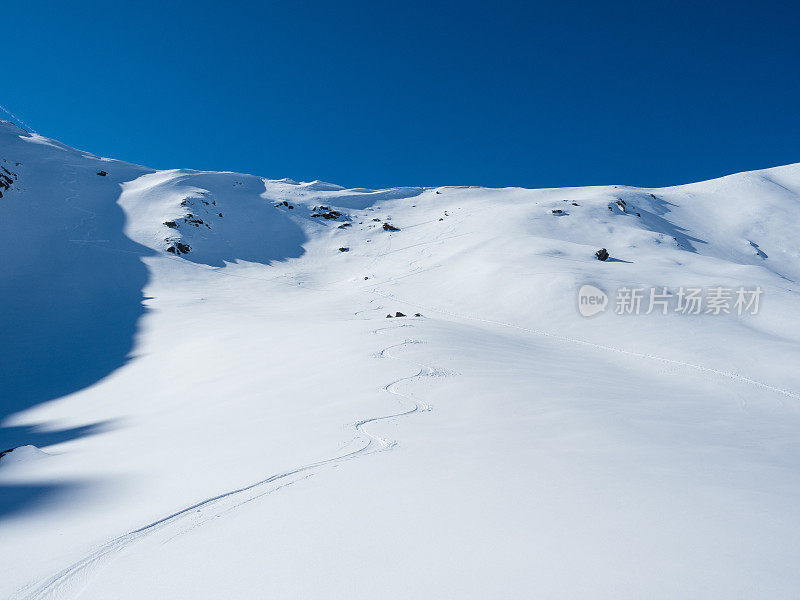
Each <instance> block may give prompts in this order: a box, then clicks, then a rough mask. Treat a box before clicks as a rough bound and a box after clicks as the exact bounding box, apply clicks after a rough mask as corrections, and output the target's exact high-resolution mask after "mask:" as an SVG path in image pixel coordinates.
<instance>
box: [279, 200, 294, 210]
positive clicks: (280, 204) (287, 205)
mask: <svg viewBox="0 0 800 600" xmlns="http://www.w3.org/2000/svg"><path fill="white" fill-rule="evenodd" d="M281 206H284V207H286V208H288V209H289V210H294V206H293V205H292V204H289V203H288V202H287V201H286V200H284V201H283V202H278V203H277V204H276V205H275V208H280V207H281Z"/></svg>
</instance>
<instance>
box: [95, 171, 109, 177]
mask: <svg viewBox="0 0 800 600" xmlns="http://www.w3.org/2000/svg"><path fill="white" fill-rule="evenodd" d="M97 174H98V175H100V177H105V176H106V175H108V173H106V172H105V171H98V172H97Z"/></svg>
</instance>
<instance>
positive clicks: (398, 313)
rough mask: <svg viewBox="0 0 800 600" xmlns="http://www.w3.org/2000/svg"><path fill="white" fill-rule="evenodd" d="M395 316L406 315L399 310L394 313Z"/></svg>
mask: <svg viewBox="0 0 800 600" xmlns="http://www.w3.org/2000/svg"><path fill="white" fill-rule="evenodd" d="M394 316H395V317H405V315H404V314H403V313H401V312H399V311H398V312H396V313H394Z"/></svg>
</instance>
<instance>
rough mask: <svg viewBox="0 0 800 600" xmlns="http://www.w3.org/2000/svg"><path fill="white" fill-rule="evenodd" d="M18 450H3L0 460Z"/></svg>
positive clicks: (0, 453)
mask: <svg viewBox="0 0 800 600" xmlns="http://www.w3.org/2000/svg"><path fill="white" fill-rule="evenodd" d="M14 450H16V448H9V449H8V450H3V451H2V452H0V458H3V457H4V456H5V455H6V454H11V453H12V452H13V451H14Z"/></svg>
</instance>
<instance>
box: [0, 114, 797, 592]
mask: <svg viewBox="0 0 800 600" xmlns="http://www.w3.org/2000/svg"><path fill="white" fill-rule="evenodd" d="M0 159H2V162H0V165H2V166H3V167H5V168H6V169H8V171H10V172H12V173H13V174H14V177H12V180H13V184H12V185H11V186H10V188H9V189H8V190H5V191H4V194H3V197H2V198H0V252H1V254H0V255H1V256H2V257H3V260H2V264H0V284H1V285H2V290H3V294H2V297H1V298H0V308H2V311H0V326H2V327H1V328H0V353H1V354H0V357H1V358H2V363H3V366H2V369H0V402H2V404H0V418H2V420H1V421H0V451H2V450H4V449H6V448H12V447H17V446H25V445H33V446H36V447H38V448H41V449H42V450H43V451H44V452H46V453H47V454H48V455H50V456H46V460H25V461H15V462H13V463H12V462H10V461H8V460H7V458H9V457H12V456H14V455H15V454H16V453H18V452H20V451H21V450H19V449H18V450H15V451H14V452H12V453H10V454H8V455H6V456H5V457H3V458H0V554H2V557H3V560H2V561H0V598H13V599H17V600H20V599H29V598H59V599H61V598H64V599H67V598H81V599H86V600H90V599H91V600H99V599H103V600H106V599H109V598H114V599H115V600H124V599H142V598H170V599H173V598H174V599H192V600H203V599H217V598H221V597H226V598H237V599H239V598H281V599H282V598H303V599H320V600H322V599H325V600H333V599H345V598H347V599H349V600H356V599H367V598H375V597H380V598H383V599H386V600H389V599H407V598H425V599H427V598H430V599H437V600H438V599H442V598H458V599H485V598H534V597H535V598H559V599H560V598H565V599H566V598H596V599H605V598H608V599H616V600H618V599H627V598H630V599H634V598H637V599H638V598H651V599H657V598H664V599H666V598H670V599H672V598H698V599H700V598H702V599H712V598H720V599H731V598H771V599H777V598H787V599H788V598H796V597H797V596H798V590H800V570H798V569H797V567H796V565H797V564H798V561H800V544H798V529H799V526H800V436H798V431H800V410H799V409H800V369H798V365H799V364H800V321H799V320H798V318H797V310H798V306H799V304H798V291H799V290H800V288H799V287H798V281H799V280H800V245H798V233H799V232H800V227H799V225H800V210H799V209H800V165H790V166H785V167H778V168H773V169H766V170H762V171H753V172H749V173H742V174H737V175H731V176H728V177H723V178H721V179H716V180H713V181H708V182H702V183H693V184H689V185H682V186H676V187H670V188H661V189H640V188H632V187H627V186H622V185H619V186H614V185H610V186H600V187H585V188H563V189H539V190H530V189H520V188H504V189H486V188H478V187H441V188H393V189H388V190H365V189H344V188H342V187H340V186H337V185H333V184H328V183H323V182H319V181H314V182H310V183H298V182H294V181H292V180H288V179H281V180H271V179H265V178H262V177H256V176H252V175H243V174H238V173H229V172H219V173H217V172H204V171H191V170H168V171H154V170H152V169H148V168H145V167H140V166H136V165H131V164H127V163H123V162H120V161H115V160H109V159H104V158H99V157H96V156H94V155H91V154H88V153H86V152H81V151H77V150H74V149H72V148H69V147H67V146H64V145H63V144H60V143H59V142H56V141H53V140H49V139H46V138H43V137H41V136H39V135H37V134H28V133H26V132H24V131H23V130H21V129H19V128H17V127H15V126H13V125H11V124H10V123H6V122H2V123H0ZM101 170H102V171H105V172H106V173H107V175H105V176H100V175H97V173H98V172H100V171H101ZM0 189H1V188H0ZM619 199H622V200H623V201H624V203H625V204H624V207H625V210H624V211H623V210H622V208H621V206H620V205H619V204H617V201H618V200H619ZM284 202H285V203H286V205H284V204H283V203H284ZM573 203H574V204H577V206H576V205H574V204H573ZM276 205H277V206H276ZM289 206H291V207H292V208H289ZM321 206H324V207H327V208H325V209H321V208H320V207H321ZM609 206H610V207H611V208H609ZM315 208H316V209H317V210H316V211H315V210H314V209H315ZM332 210H335V211H338V212H340V213H342V215H343V216H342V217H339V218H337V219H325V218H324V217H313V216H312V215H313V214H321V213H326V212H329V211H332ZM553 210H562V211H563V213H562V214H561V215H557V214H554V213H553V212H552V211H553ZM220 213H222V216H219V214H220ZM637 213H638V214H639V215H640V216H637ZM189 214H191V215H192V216H191V217H187V215H189ZM374 219H380V221H376V220H374ZM191 220H196V221H197V220H201V221H202V223H191V222H190V221H191ZM170 221H172V222H174V223H175V225H176V226H175V227H174V228H171V227H168V226H167V225H165V224H164V223H166V222H170ZM346 222H347V223H350V224H351V225H350V226H349V227H345V228H340V226H341V225H342V224H343V223H346ZM385 222H389V223H391V224H393V225H394V226H396V227H398V228H399V231H386V230H384V229H383V227H382V225H383V223H385ZM178 242H180V243H181V244H187V245H188V246H190V248H191V249H190V251H189V252H188V253H187V254H180V255H176V254H172V253H170V252H168V251H167V248H169V247H171V246H173V247H174V246H175V244H176V243H178ZM601 247H605V248H607V249H608V251H609V253H610V254H611V257H612V259H614V260H609V261H607V262H601V261H598V260H596V259H595V257H594V252H595V251H596V250H598V249H599V248H601ZM340 248H347V249H348V251H346V252H342V251H340V250H339V249H340ZM587 283H588V284H593V285H595V286H597V287H599V288H601V289H604V290H606V291H607V292H609V293H610V294H612V296H613V292H614V291H615V290H616V289H617V288H619V287H621V286H628V287H637V286H638V287H648V288H649V287H650V286H658V287H659V288H661V287H668V288H670V289H674V288H678V287H679V286H697V287H703V288H706V287H712V286H726V287H730V288H736V287H739V286H747V287H754V286H760V287H761V288H762V289H763V295H762V298H761V307H760V311H759V313H758V314H756V315H743V316H739V315H736V314H731V315H719V316H715V315H705V314H701V315H694V316H691V315H681V314H677V313H674V312H671V313H670V314H667V315H662V314H657V311H656V312H654V314H650V315H617V314H614V310H613V297H612V305H611V307H610V308H609V310H607V311H606V312H604V313H602V314H600V315H598V316H596V317H593V318H590V319H587V318H584V317H582V316H581V315H580V314H579V312H578V309H577V297H576V295H577V290H578V288H580V286H581V285H583V284H587ZM397 311H400V312H403V313H405V314H406V315H408V316H407V317H404V318H392V319H388V318H386V315H387V314H392V315H394V314H395V312H397ZM415 313H421V315H422V316H421V317H414V316H413V315H414V314H415ZM29 450H30V451H31V452H29V451H28V450H26V451H25V452H26V453H34V454H35V453H36V452H38V451H37V450H36V449H35V448H32V449H29ZM40 454H44V453H40ZM4 463H5V464H4Z"/></svg>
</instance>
